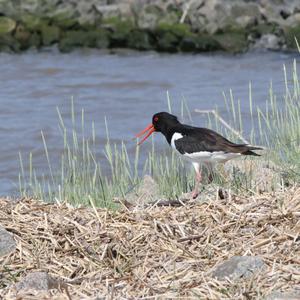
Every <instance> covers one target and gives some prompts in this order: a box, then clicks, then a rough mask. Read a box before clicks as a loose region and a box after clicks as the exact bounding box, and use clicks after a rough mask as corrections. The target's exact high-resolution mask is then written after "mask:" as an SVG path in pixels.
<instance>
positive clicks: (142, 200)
mask: <svg viewBox="0 0 300 300" xmlns="http://www.w3.org/2000/svg"><path fill="white" fill-rule="evenodd" d="M159 199H161V197H160V192H159V186H158V184H157V183H156V182H155V181H154V179H153V178H152V177H151V176H149V175H145V176H144V178H143V180H142V181H141V183H140V184H139V185H138V186H137V188H135V189H134V190H133V191H132V192H130V193H129V194H127V195H126V200H127V201H129V202H130V203H132V204H134V206H144V205H145V204H147V203H149V202H153V201H156V200H159Z"/></svg>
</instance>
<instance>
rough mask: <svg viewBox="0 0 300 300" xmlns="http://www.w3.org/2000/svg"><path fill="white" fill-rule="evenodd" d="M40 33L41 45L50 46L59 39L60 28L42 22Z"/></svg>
mask: <svg viewBox="0 0 300 300" xmlns="http://www.w3.org/2000/svg"><path fill="white" fill-rule="evenodd" d="M41 34H42V43H43V45H44V46H50V45H52V44H54V43H57V42H58V41H59V35H60V30H59V28H58V27H57V26H48V25H46V24H43V26H42V27H41Z"/></svg>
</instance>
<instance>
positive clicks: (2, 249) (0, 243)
mask: <svg viewBox="0 0 300 300" xmlns="http://www.w3.org/2000/svg"><path fill="white" fill-rule="evenodd" d="M15 249H16V242H15V240H14V238H13V236H12V235H11V234H10V233H9V232H8V231H7V230H5V229H4V228H3V227H1V226H0V257H1V256H4V255H7V254H9V253H11V252H13V251H15Z"/></svg>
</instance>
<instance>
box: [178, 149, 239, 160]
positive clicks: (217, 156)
mask: <svg viewBox="0 0 300 300" xmlns="http://www.w3.org/2000/svg"><path fill="white" fill-rule="evenodd" d="M240 155H241V154H240V153H226V152H223V151H215V152H209V151H199V152H193V153H185V154H184V155H183V156H184V157H186V158H187V159H189V160H191V161H192V162H200V163H201V162H205V163H218V162H225V161H227V160H229V159H232V158H236V157H239V156H240Z"/></svg>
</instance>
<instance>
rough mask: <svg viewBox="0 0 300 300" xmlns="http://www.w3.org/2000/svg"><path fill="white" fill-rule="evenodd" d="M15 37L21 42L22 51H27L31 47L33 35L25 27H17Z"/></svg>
mask: <svg viewBox="0 0 300 300" xmlns="http://www.w3.org/2000/svg"><path fill="white" fill-rule="evenodd" d="M14 37H15V39H16V40H17V41H18V42H19V44H20V49H21V50H26V49H28V48H29V47H30V46H31V44H30V42H31V33H30V32H29V31H28V30H27V29H26V28H25V27H24V26H23V25H18V26H17V28H16V30H15V33H14Z"/></svg>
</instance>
